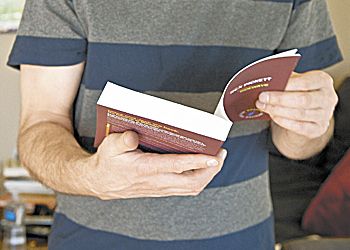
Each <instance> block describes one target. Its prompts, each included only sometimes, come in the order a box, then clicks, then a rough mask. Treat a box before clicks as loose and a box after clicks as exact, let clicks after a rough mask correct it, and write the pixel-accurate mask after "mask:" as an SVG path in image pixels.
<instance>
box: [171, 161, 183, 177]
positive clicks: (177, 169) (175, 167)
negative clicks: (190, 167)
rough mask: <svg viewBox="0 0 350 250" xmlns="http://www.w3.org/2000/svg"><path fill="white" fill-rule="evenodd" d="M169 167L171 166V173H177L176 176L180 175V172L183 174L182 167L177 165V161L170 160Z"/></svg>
mask: <svg viewBox="0 0 350 250" xmlns="http://www.w3.org/2000/svg"><path fill="white" fill-rule="evenodd" d="M170 166H171V172H174V173H177V174H181V173H182V172H184V170H183V167H182V166H183V165H182V164H180V163H179V161H178V160H176V159H174V158H172V159H171V160H170Z"/></svg>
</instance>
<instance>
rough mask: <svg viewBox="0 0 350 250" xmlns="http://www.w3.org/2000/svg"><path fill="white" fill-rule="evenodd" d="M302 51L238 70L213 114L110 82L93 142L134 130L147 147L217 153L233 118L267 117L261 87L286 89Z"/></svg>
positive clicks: (99, 109)
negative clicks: (261, 107) (258, 102)
mask: <svg viewBox="0 0 350 250" xmlns="http://www.w3.org/2000/svg"><path fill="white" fill-rule="evenodd" d="M299 59H300V55H299V54H297V50H296V49H295V50H289V51H286V52H282V53H279V54H276V55H272V56H269V57H266V58H263V59H260V60H258V61H256V62H254V63H251V64H249V65H248V66H246V67H245V68H243V69H242V70H240V71H239V72H238V73H237V74H235V75H234V76H233V77H232V78H231V80H230V81H229V82H228V84H227V85H226V87H225V90H224V91H223V94H222V96H221V99H220V101H219V103H218V105H217V108H216V111H215V113H214V114H210V113H208V112H204V111H201V110H198V109H194V108H191V107H188V106H184V105H181V104H178V103H175V102H171V101H167V100H164V99H161V98H158V97H154V96H151V95H148V94H144V93H140V92H138V91H134V90H130V89H128V88H125V87H122V86H119V85H117V84H114V83H112V82H107V84H106V86H105V88H104V89H103V91H102V93H101V96H100V98H99V100H98V102H97V123H96V136H95V147H97V146H98V145H99V144H100V143H101V142H102V140H103V138H104V137H105V136H107V135H108V134H110V133H114V132H124V131H127V130H133V131H135V132H137V133H138V134H139V138H140V146H141V148H143V149H145V150H150V151H155V152H168V153H169V152H171V153H203V154H210V155H215V154H216V153H217V152H218V151H219V149H220V147H221V146H222V144H223V143H224V142H225V140H226V138H227V136H228V133H229V131H230V129H231V126H232V124H233V122H235V121H240V120H252V119H253V120H266V119H269V116H268V115H267V114H265V113H263V112H261V111H260V110H259V109H257V108H256V107H255V102H256V100H257V99H258V96H259V94H260V93H261V92H263V91H272V90H274V91H279V90H280V91H282V90H284V88H285V87H286V84H287V82H288V79H289V77H290V75H291V73H292V71H293V70H294V68H295V67H296V65H297V63H298V61H299Z"/></svg>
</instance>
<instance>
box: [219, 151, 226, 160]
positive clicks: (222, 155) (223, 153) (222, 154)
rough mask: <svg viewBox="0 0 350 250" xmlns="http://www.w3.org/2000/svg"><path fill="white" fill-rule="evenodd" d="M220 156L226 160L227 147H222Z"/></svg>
mask: <svg viewBox="0 0 350 250" xmlns="http://www.w3.org/2000/svg"><path fill="white" fill-rule="evenodd" d="M218 156H219V157H220V158H221V159H222V160H225V159H226V156H227V150H226V149H221V150H220V152H219V154H218Z"/></svg>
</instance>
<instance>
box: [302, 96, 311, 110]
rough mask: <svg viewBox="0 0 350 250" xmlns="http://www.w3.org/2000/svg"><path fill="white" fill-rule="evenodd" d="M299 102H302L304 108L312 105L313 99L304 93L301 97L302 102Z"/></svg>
mask: <svg viewBox="0 0 350 250" xmlns="http://www.w3.org/2000/svg"><path fill="white" fill-rule="evenodd" d="M299 101H300V104H301V105H303V106H304V107H308V106H310V104H311V97H310V95H308V94H306V93H303V94H302V95H301V96H300V100H299Z"/></svg>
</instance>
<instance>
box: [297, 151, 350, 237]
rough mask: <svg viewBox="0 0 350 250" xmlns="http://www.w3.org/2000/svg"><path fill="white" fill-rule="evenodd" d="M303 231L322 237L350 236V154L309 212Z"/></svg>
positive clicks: (332, 174)
mask: <svg viewBox="0 0 350 250" xmlns="http://www.w3.org/2000/svg"><path fill="white" fill-rule="evenodd" d="M302 227H303V229H304V230H306V231H308V232H311V233H317V234H320V235H329V236H350V150H348V151H347V152H346V154H345V156H344V157H343V158H342V159H341V161H340V162H339V163H338V164H337V166H336V167H335V168H334V170H333V171H332V173H331V174H330V175H329V176H328V178H327V179H326V181H325V182H324V183H323V184H322V186H321V188H320V190H319V191H318V193H317V194H316V196H315V198H314V199H313V200H312V201H311V203H310V205H309V207H308V208H307V209H306V212H305V213H304V216H303V220H302Z"/></svg>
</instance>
